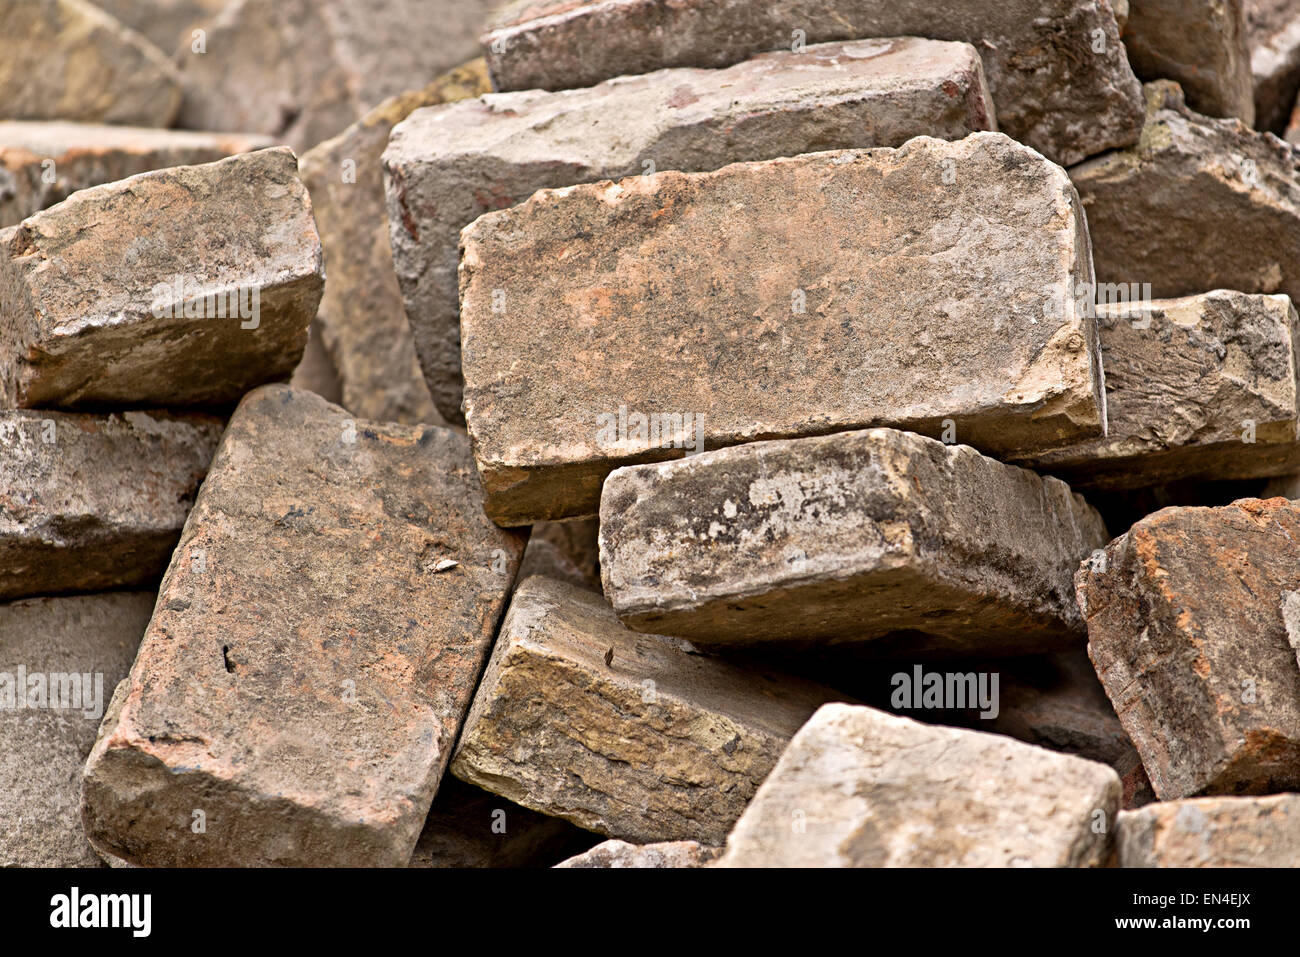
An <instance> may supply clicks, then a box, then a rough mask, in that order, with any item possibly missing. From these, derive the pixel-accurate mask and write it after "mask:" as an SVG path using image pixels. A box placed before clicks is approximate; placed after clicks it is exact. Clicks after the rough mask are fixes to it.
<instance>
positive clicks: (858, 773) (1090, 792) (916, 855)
mask: <svg viewBox="0 0 1300 957" xmlns="http://www.w3.org/2000/svg"><path fill="white" fill-rule="evenodd" d="M1119 794H1120V784H1119V779H1118V778H1117V777H1116V776H1115V772H1114V771H1112V770H1111V769H1110V768H1108V767H1106V766H1105V765H1103V764H1097V763H1095V762H1092V761H1085V760H1083V759H1082V758H1075V757H1070V756H1069V755H1065V754H1056V753H1055V752H1053V751H1047V750H1044V749H1042V748H1035V747H1033V746H1032V745H1028V744H1022V743H1021V742H1019V741H1013V740H1011V739H1010V738H1006V737H1003V736H1002V735H998V734H982V733H980V732H977V731H964V730H957V729H954V728H940V727H935V726H932V725H925V724H919V723H917V722H915V721H912V720H910V719H908V718H899V717H895V716H894V715H888V714H885V713H883V712H880V711H876V710H875V709H873V708H863V707H854V706H851V705H841V704H830V705H826V706H825V707H823V708H821V709H820V710H819V711H818V712H817V714H816V715H814V716H813V718H812V720H811V721H809V722H808V723H807V724H806V725H804V726H803V728H801V729H800V731H799V733H798V734H796V735H795V737H794V740H793V741H791V742H790V746H789V747H788V748H786V750H785V753H784V754H782V755H781V760H780V761H779V762H778V763H777V766H776V768H775V769H774V770H773V771H772V773H771V774H770V775H769V776H768V778H767V780H766V781H764V782H763V786H762V787H761V788H759V790H758V794H756V795H755V796H754V800H753V801H752V802H751V803H750V805H749V807H748V808H747V809H746V810H745V813H744V815H743V816H742V817H741V819H740V821H739V822H738V823H737V824H736V827H735V830H733V831H732V832H731V836H730V837H729V838H728V839H727V849H726V851H725V853H724V854H723V855H722V857H721V858H720V859H719V860H718V861H717V863H716V865H715V866H717V867H1012V866H1020V867H1024V866H1031V867H1032V866H1037V867H1096V866H1100V865H1102V864H1104V863H1105V862H1106V860H1107V858H1108V857H1109V855H1110V849H1111V846H1112V837H1113V832H1114V823H1115V816H1116V813H1117V812H1118V810H1119ZM1098 823H1104V825H1105V826H1104V827H1100V828H1099V827H1096V826H1095V825H1097V824H1098Z"/></svg>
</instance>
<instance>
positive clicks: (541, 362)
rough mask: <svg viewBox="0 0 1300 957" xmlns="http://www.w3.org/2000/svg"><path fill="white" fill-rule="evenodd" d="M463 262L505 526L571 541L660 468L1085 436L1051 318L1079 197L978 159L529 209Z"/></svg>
mask: <svg viewBox="0 0 1300 957" xmlns="http://www.w3.org/2000/svg"><path fill="white" fill-rule="evenodd" d="M949 180H950V181H949ZM904 224H906V225H904ZM462 242H463V246H464V256H463V259H462V264H461V306H462V308H461V316H462V324H461V325H462V328H461V342H462V358H463V368H464V373H465V386H466V389H465V410H466V418H467V421H468V427H469V432H470V435H471V437H472V438H473V440H474V451H475V457H476V459H477V461H478V463H479V468H480V471H481V473H482V475H483V480H484V487H485V489H486V490H487V493H488V506H487V507H488V511H489V514H491V515H492V517H493V518H494V519H496V520H497V521H498V522H500V523H502V524H515V525H517V524H527V523H531V522H535V521H540V520H544V519H554V518H564V517H570V516H583V515H590V514H592V513H594V511H595V509H596V505H597V502H598V498H599V489H600V483H601V482H602V481H603V480H604V478H605V476H606V475H607V474H608V473H609V472H611V471H612V470H613V469H614V468H617V467H619V466H622V465H630V464H636V463H638V462H645V461H652V460H655V459H663V458H669V457H673V456H680V455H682V454H683V452H682V451H679V450H675V449H672V448H670V447H669V445H670V444H674V443H675V444H677V445H678V446H679V448H680V446H681V445H682V444H689V445H690V446H691V447H692V448H695V449H698V448H699V446H700V444H701V442H702V444H703V445H704V447H707V448H716V447H718V446H722V445H732V444H736V443H740V442H746V441H752V440H755V439H764V438H793V437H798V436H803V435H813V434H822V433H826V432H831V431H839V430H848V429H860V428H866V427H871V426H877V425H885V426H891V427H897V428H905V429H911V430H915V431H918V432H924V433H928V434H931V435H934V436H936V437H938V436H941V435H942V434H943V433H944V431H945V429H949V431H951V432H953V433H954V435H953V437H954V438H955V439H956V441H959V442H964V443H969V444H971V445H973V446H975V447H976V448H979V449H981V450H982V451H986V452H988V453H990V454H993V455H1008V454H1013V453H1016V452H1020V453H1021V454H1024V453H1025V452H1027V451H1032V450H1042V449H1045V448H1051V447H1055V446H1057V445H1060V444H1065V443H1068V442H1072V441H1075V440H1078V439H1083V438H1092V437H1095V436H1098V435H1101V434H1102V430H1103V423H1104V408H1103V406H1102V404H1101V395H1100V391H1101V375H1100V371H1099V370H1098V368H1097V354H1096V351H1095V350H1096V339H1095V331H1096V330H1095V326H1094V324H1093V321H1092V320H1091V318H1089V317H1088V315H1087V314H1086V312H1087V311H1086V310H1081V309H1080V308H1079V307H1078V303H1077V302H1076V300H1075V299H1074V298H1073V297H1069V298H1065V297H1063V295H1062V292H1063V290H1065V289H1067V288H1068V289H1070V290H1074V289H1076V288H1079V287H1080V286H1082V287H1084V288H1087V284H1088V283H1089V282H1090V281H1091V263H1090V259H1089V250H1088V242H1087V225H1086V223H1085V221H1084V219H1083V217H1082V216H1081V215H1080V211H1079V206H1078V203H1077V196H1076V194H1075V192H1074V189H1073V187H1072V186H1071V185H1070V183H1069V182H1068V180H1067V178H1066V177H1065V175H1064V173H1063V172H1062V170H1061V169H1060V168H1059V167H1057V166H1054V165H1052V164H1050V163H1048V162H1047V161H1045V160H1044V159H1043V158H1042V157H1041V156H1039V155H1038V154H1036V153H1034V152H1033V151H1031V150H1028V149H1027V148H1025V147H1023V146H1021V145H1019V144H1016V143H1013V142H1012V141H1011V140H1009V139H1007V138H1006V137H1005V136H1002V135H1001V134H998V133H976V134H972V135H971V136H968V137H967V138H965V139H963V140H961V141H959V142H956V143H948V142H943V141H940V140H937V139H930V138H924V137H921V138H917V139H915V140H912V141H910V142H909V143H908V144H907V145H906V146H904V147H902V148H900V149H897V150H890V149H882V150H871V151H837V152H827V153H817V154H812V155H807V156H800V157H794V158H789V159H778V160H771V161H767V162H762V163H740V164H735V165H732V166H729V167H725V168H724V169H722V170H719V171H717V172H713V173H698V174H685V173H676V172H667V173H657V174H655V175H653V176H642V177H636V178H633V179H626V180H623V181H621V182H619V183H603V184H592V185H587V186H576V187H571V188H568V189H563V190H544V191H541V192H539V193H537V194H535V195H534V196H533V197H532V198H531V199H530V200H528V201H527V202H526V203H523V204H521V205H519V206H516V207H514V208H512V209H506V210H501V211H499V212H495V213H489V214H487V215H485V216H482V217H480V218H479V219H478V220H476V221H475V222H474V224H473V225H472V226H470V227H469V228H467V229H466V230H465V232H464V233H463V236H462ZM560 256H563V261H564V264H565V266H564V269H562V270H545V271H542V272H541V273H539V272H538V271H537V270H536V269H535V268H534V267H533V264H534V263H537V262H548V261H555V260H556V259H557V257H560ZM800 310H802V311H800ZM918 330H919V331H918ZM556 370H563V374H556ZM633 415H635V416H639V417H640V421H641V426H640V428H639V429H638V427H637V424H636V422H637V420H636V419H634V418H632V416H633ZM687 415H689V416H690V419H689V420H687V419H686V418H685V417H686V416H687ZM651 416H653V417H655V423H656V424H657V425H658V426H659V427H657V428H654V429H651V428H650V427H649V425H650V422H649V418H650V417H651ZM665 416H668V419H665V418H664V417H665ZM673 417H675V421H676V422H677V424H676V426H675V427H672V426H671V425H670V423H669V420H670V419H673ZM666 426H668V427H667V428H666ZM665 431H667V432H668V433H669V434H668V435H667V436H666V437H665V435H664V433H665Z"/></svg>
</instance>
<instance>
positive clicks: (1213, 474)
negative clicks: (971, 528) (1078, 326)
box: [1020, 290, 1300, 490]
mask: <svg viewBox="0 0 1300 957" xmlns="http://www.w3.org/2000/svg"><path fill="white" fill-rule="evenodd" d="M1097 325H1098V331H1099V333H1100V336H1101V352H1102V367H1103V368H1104V369H1105V370H1106V412H1107V418H1108V420H1109V423H1110V430H1109V432H1108V434H1107V435H1106V437H1105V438H1103V439H1094V440H1092V441H1089V442H1083V443H1080V444H1078V445H1073V446H1070V447H1068V448H1064V449H1054V450H1052V451H1050V452H1047V453H1045V454H1043V455H1037V456H1031V457H1030V458H1029V459H1027V460H1024V461H1022V462H1021V463H1020V464H1022V465H1024V466H1026V467H1027V468H1033V469H1037V470H1038V471H1040V472H1044V473H1050V474H1052V475H1056V476H1058V477H1060V478H1061V479H1064V480H1065V481H1067V482H1069V483H1070V485H1071V487H1073V488H1078V489H1106V490H1112V489H1131V488H1142V487H1146V486H1152V485H1161V484H1164V483H1167V482H1172V481H1174V480H1190V479H1204V480H1222V479H1247V478H1262V477H1267V476H1273V475H1284V474H1287V473H1290V472H1294V471H1295V470H1296V469H1297V468H1300V444H1297V440H1298V439H1300V389H1298V388H1297V376H1298V375H1300V349H1298V348H1297V342H1298V341H1300V328H1298V327H1300V318H1297V316H1296V310H1295V307H1294V306H1293V305H1292V304H1291V300H1290V299H1288V298H1287V297H1286V296H1251V295H1246V294H1245V293H1239V292H1228V291H1225V290H1218V291H1216V292H1212V293H1208V294H1205V295H1200V296H1189V297H1186V298H1182V299H1165V300H1156V301H1154V302H1150V303H1133V304H1129V305H1110V306H1102V307H1099V308H1098V310H1097Z"/></svg>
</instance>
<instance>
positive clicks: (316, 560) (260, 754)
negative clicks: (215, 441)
mask: <svg viewBox="0 0 1300 957" xmlns="http://www.w3.org/2000/svg"><path fill="white" fill-rule="evenodd" d="M522 551H523V542H522V540H521V539H520V537H519V536H517V535H515V534H514V533H510V532H505V531H503V530H501V529H499V528H497V527H496V526H494V525H492V523H491V522H489V521H488V519H487V517H486V516H485V515H484V514H483V511H482V493H481V490H480V488H479V484H478V480H477V477H476V476H475V474H474V468H473V464H472V461H471V458H470V453H469V447H468V442H467V440H466V439H465V438H464V436H462V435H460V434H458V433H456V432H454V431H450V430H445V429H437V428H425V429H422V428H419V427H413V426H404V425H398V424H387V423H383V424H381V423H371V422H364V421H362V422H356V421H354V420H353V419H352V418H351V416H350V415H349V414H348V413H347V412H345V411H344V410H343V409H340V408H338V407H337V406H332V405H330V404H328V403H327V402H325V401H324V400H323V399H321V398H319V397H318V396H316V395H314V394H312V393H309V392H299V391H295V390H293V389H290V388H288V387H286V386H266V387H264V388H261V389H258V390H256V391H254V392H252V393H250V394H249V396H248V397H246V398H245V399H244V401H243V402H242V403H241V404H240V407H239V409H238V410H237V411H236V412H235V415H234V417H233V418H232V419H231V421H230V425H229V426H228V428H227V430H226V433H225V436H224V437H223V439H222V443H221V446H220V448H219V449H218V452H217V456H216V458H215V459H214V461H213V465H212V469H211V471H210V473H209V475H208V478H207V481H206V482H205V483H204V485H203V488H202V490H201V492H200V494H199V497H198V500H197V502H196V503H195V507H194V511H193V513H192V514H191V516H190V520H189V521H188V523H187V524H186V527H185V534H184V537H183V538H182V540H181V543H180V545H179V546H178V547H177V550H176V553H175V555H174V557H173V559H172V565H171V567H170V568H169V570H168V573H167V576H166V577H165V578H164V580H163V585H162V590H161V593H160V594H159V599H158V607H157V611H156V612H155V614H154V617H153V620H152V621H151V622H150V624H149V630H148V632H147V633H146V635H145V638H144V641H143V643H142V645H141V648H140V653H139V656H138V657H137V659H136V663H135V666H134V667H133V668H132V671H131V674H130V676H129V677H128V678H127V680H126V681H125V682H124V683H123V684H122V685H121V687H120V688H119V689H118V693H117V694H116V695H115V696H114V699H113V702H112V704H111V705H110V707H109V710H108V713H107V715H106V716H105V720H104V724H103V727H102V728H101V730H100V736H99V740H98V741H97V742H96V744H95V748H94V750H93V751H92V753H91V756H90V759H89V760H88V762H87V765H86V781H85V795H86V796H85V811H84V813H85V822H86V833H87V836H88V837H89V838H90V840H91V843H92V844H93V845H94V846H95V847H96V849H97V850H99V851H101V852H102V853H104V854H106V855H108V856H111V857H115V858H119V859H123V860H126V861H128V862H130V863H135V864H143V865H158V866H175V865H187V866H188V865H198V866H208V865H266V864H286V865H316V866H321V865H387V866H402V865H405V864H406V863H408V861H410V859H411V855H412V851H413V850H414V848H415V845H416V839H417V838H418V837H419V834H420V830H421V827H422V826H423V824H424V823H425V816H426V814H427V812H428V810H429V806H430V803H431V801H432V800H433V796H434V792H435V791H436V789H437V786H438V781H439V779H440V778H441V777H442V772H443V770H444V768H445V766H446V762H447V760H448V758H449V757H450V750H451V746H452V743H453V741H454V740H455V738H456V734H457V732H458V730H459V728H460V725H461V721H462V718H463V716H464V714H465V711H466V709H467V708H468V707H469V703H470V697H471V694H472V692H473V685H474V680H475V678H476V676H477V675H478V674H479V671H480V670H481V669H482V667H483V663H484V661H485V659H486V658H487V654H488V650H489V648H490V646H491V642H492V634H493V631H494V630H495V627H496V624H497V621H498V619H499V617H500V614H501V611H502V609H503V608H504V605H505V600H506V596H507V594H508V591H509V587H510V582H511V581H512V579H513V576H514V574H515V571H516V569H517V567H518V563H519V556H520V554H521V552H522ZM197 811H202V812H203V818H202V819H203V821H204V824H205V828H206V830H205V831H204V833H195V831H194V830H193V825H194V823H195V821H196V820H197V819H198V818H197V816H196V814H195V812H197Z"/></svg>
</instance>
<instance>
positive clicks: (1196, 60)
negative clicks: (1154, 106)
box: [1123, 0, 1255, 126]
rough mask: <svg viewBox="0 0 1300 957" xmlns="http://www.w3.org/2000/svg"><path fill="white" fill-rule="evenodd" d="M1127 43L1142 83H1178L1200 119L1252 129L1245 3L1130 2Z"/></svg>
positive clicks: (1190, 0) (1216, 0) (1214, 0)
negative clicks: (1228, 120)
mask: <svg viewBox="0 0 1300 957" xmlns="http://www.w3.org/2000/svg"><path fill="white" fill-rule="evenodd" d="M1123 38H1124V47H1125V49H1126V50H1127V51H1128V58H1129V62H1130V63H1131V64H1132V65H1133V72H1134V73H1136V74H1137V75H1138V77H1140V78H1141V79H1143V80H1174V81H1176V82H1177V83H1179V84H1181V86H1182V87H1183V90H1184V92H1185V93H1186V94H1187V103H1188V105H1189V106H1191V108H1192V109H1194V110H1196V111H1197V112H1198V113H1204V114H1205V115H1206V116H1235V117H1237V118H1238V119H1240V120H1241V121H1242V122H1243V123H1245V124H1246V125H1247V126H1253V125H1254V123H1255V94H1254V84H1253V82H1252V79H1251V73H1250V44H1249V42H1248V40H1247V38H1246V14H1245V8H1244V6H1243V0H1129V16H1128V23H1127V25H1126V26H1125V27H1124V30H1123Z"/></svg>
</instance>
